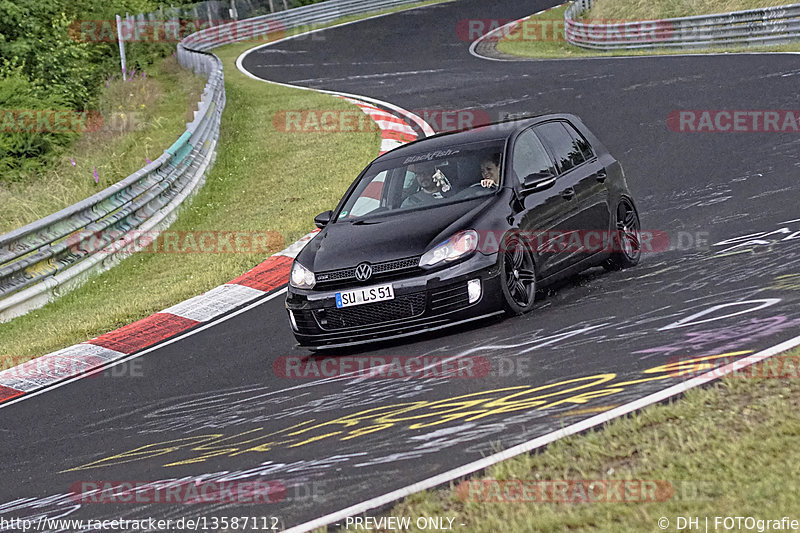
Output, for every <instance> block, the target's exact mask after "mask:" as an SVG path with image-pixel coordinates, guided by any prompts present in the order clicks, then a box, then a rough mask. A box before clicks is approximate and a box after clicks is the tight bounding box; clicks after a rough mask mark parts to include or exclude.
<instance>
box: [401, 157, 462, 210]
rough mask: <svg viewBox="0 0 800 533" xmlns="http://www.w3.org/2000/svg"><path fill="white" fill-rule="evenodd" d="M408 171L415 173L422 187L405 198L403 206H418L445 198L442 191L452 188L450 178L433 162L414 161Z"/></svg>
mask: <svg viewBox="0 0 800 533" xmlns="http://www.w3.org/2000/svg"><path fill="white" fill-rule="evenodd" d="M408 171H409V172H413V173H414V174H415V178H416V180H417V183H418V184H419V186H420V189H419V191H417V192H415V193H414V194H412V195H411V196H409V197H408V198H406V199H405V200H403V203H402V204H401V207H416V206H419V205H424V204H428V203H431V202H434V201H436V200H440V199H442V198H444V195H443V194H442V193H445V192H447V191H449V190H450V182H449V180H448V179H447V177H446V176H445V175H444V173H443V172H442V171H441V170H440V169H437V168H436V164H435V163H433V162H430V161H423V162H421V163H412V164H411V165H409V166H408Z"/></svg>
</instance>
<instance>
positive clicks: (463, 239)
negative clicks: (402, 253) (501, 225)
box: [419, 229, 478, 267]
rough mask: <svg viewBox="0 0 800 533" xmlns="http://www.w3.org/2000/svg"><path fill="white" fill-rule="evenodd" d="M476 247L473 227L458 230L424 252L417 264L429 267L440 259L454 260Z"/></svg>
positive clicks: (476, 241) (475, 234) (475, 235)
mask: <svg viewBox="0 0 800 533" xmlns="http://www.w3.org/2000/svg"><path fill="white" fill-rule="evenodd" d="M477 249H478V232H477V231H475V230H473V229H468V230H466V231H459V232H458V233H456V234H455V235H453V236H452V237H450V238H449V239H447V240H446V241H444V242H443V243H442V244H439V245H437V246H434V247H433V248H431V249H430V250H428V251H427V252H425V253H424V254H423V256H422V258H421V259H420V260H419V266H421V267H429V266H433V265H436V264H438V263H441V262H442V261H455V260H456V259H460V258H462V257H464V256H465V255H468V254H471V253H472V252H474V251H475V250H477Z"/></svg>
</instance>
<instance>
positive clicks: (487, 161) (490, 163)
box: [480, 152, 500, 188]
mask: <svg viewBox="0 0 800 533" xmlns="http://www.w3.org/2000/svg"><path fill="white" fill-rule="evenodd" d="M480 183H481V187H486V188H490V187H497V186H498V185H499V184H500V152H495V153H493V154H491V155H488V156H486V157H485V158H483V160H482V161H481V182H480Z"/></svg>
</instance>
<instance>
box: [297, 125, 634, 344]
mask: <svg viewBox="0 0 800 533" xmlns="http://www.w3.org/2000/svg"><path fill="white" fill-rule="evenodd" d="M315 223H316V225H317V226H318V227H319V228H321V231H320V232H319V233H318V234H317V235H316V237H314V238H313V239H312V240H311V241H310V242H309V243H308V244H307V245H306V246H305V248H303V250H302V251H301V252H300V253H299V255H298V256H297V259H296V260H295V262H294V264H293V266H292V271H291V276H290V282H289V288H288V294H287V297H286V308H287V310H288V313H289V322H290V325H291V328H292V331H293V333H294V335H295V337H296V338H297V340H298V342H299V343H300V345H301V346H306V347H310V348H317V349H318V348H326V347H328V348H332V347H339V346H346V345H353V344H359V343H364V342H370V341H374V340H377V339H387V338H393V337H400V336H405V335H411V334H414V333H419V332H423V331H432V330H436V329H440V328H444V327H447V326H452V325H455V324H459V323H463V322H466V321H470V320H476V319H481V318H484V317H487V316H490V315H495V314H498V313H503V312H506V313H509V314H521V313H525V312H527V311H529V310H530V309H531V308H532V307H533V305H534V298H535V295H536V291H537V289H539V288H541V287H542V286H544V285H545V284H548V283H551V282H552V281H554V280H556V279H558V278H562V277H565V276H570V275H574V274H575V273H577V272H579V271H581V270H583V269H585V268H588V267H591V266H596V265H603V266H605V267H606V268H608V269H619V268H624V267H629V266H633V265H635V264H636V263H637V262H638V261H639V256H640V254H641V245H640V237H639V229H640V223H639V215H638V212H637V210H636V205H635V203H634V200H633V198H632V197H631V194H630V192H629V190H628V185H627V183H626V181H625V176H624V173H623V171H622V167H621V165H620V164H619V162H618V161H617V160H616V159H615V158H614V157H612V156H611V154H609V153H608V151H607V150H606V148H605V147H604V146H603V145H602V144H601V143H600V141H599V140H598V139H597V137H595V136H594V135H593V134H592V133H591V132H590V131H589V130H588V129H587V128H586V126H585V125H584V124H583V123H582V122H581V120H580V119H579V118H578V117H576V116H574V115H568V114H555V115H545V116H538V117H533V118H526V119H521V120H513V121H507V122H502V123H497V124H492V125H489V126H486V127H481V128H478V129H473V130H469V131H464V132H458V133H447V134H441V135H435V136H433V137H428V138H425V139H421V140H419V141H416V142H413V143H410V144H407V145H405V146H402V147H400V148H397V149H395V150H392V151H391V152H388V153H386V154H384V155H382V156H381V157H379V158H377V159H375V160H374V161H373V162H372V163H371V164H370V165H369V166H368V167H367V168H366V169H364V171H363V172H362V173H361V175H360V176H358V178H357V179H356V180H355V181H354V182H353V184H352V185H351V186H350V188H349V189H348V190H347V192H346V193H345V195H344V197H343V198H342V200H341V201H340V202H339V205H338V206H337V207H336V209H334V210H333V211H326V212H324V213H321V214H320V215H318V216H317V217H316V219H315Z"/></svg>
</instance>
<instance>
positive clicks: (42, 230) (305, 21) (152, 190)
mask: <svg viewBox="0 0 800 533" xmlns="http://www.w3.org/2000/svg"><path fill="white" fill-rule="evenodd" d="M417 1H418V0H327V1H325V2H320V3H318V4H312V5H308V6H303V7H298V8H294V9H289V10H287V11H279V12H277V13H273V14H269V15H263V16H259V17H255V18H252V19H247V20H241V21H234V22H231V23H226V24H222V25H219V26H214V27H210V28H207V29H205V30H202V31H199V32H196V33H193V34H192V35H189V36H188V37H186V38H185V39H183V40H182V41H181V42H180V43H179V44H178V51H177V56H178V61H179V62H180V64H181V65H183V66H184V67H187V68H191V69H192V70H194V72H196V73H202V74H204V75H206V76H207V78H208V82H207V83H206V86H205V89H204V91H203V96H202V98H201V100H200V103H199V105H198V110H197V112H196V113H195V118H194V120H193V121H192V122H191V123H190V124H188V125H187V128H186V131H185V132H184V133H183V135H181V136H180V138H179V139H178V140H177V141H176V142H175V143H174V144H173V145H172V146H171V147H169V148H168V149H167V150H166V151H165V152H164V153H163V154H162V155H161V157H159V158H158V159H156V160H155V161H153V162H152V163H150V164H148V165H147V166H145V167H143V168H141V169H139V170H137V171H136V172H134V173H133V174H131V175H130V176H128V177H127V178H125V179H124V180H122V181H119V182H117V183H115V184H114V185H112V186H111V187H108V188H107V189H105V190H103V191H100V192H98V193H97V194H95V195H93V196H91V197H89V198H87V199H86V200H83V201H81V202H78V203H76V204H74V205H72V206H69V207H67V208H65V209H62V210H61V211H58V212H57V213H54V214H52V215H50V216H47V217H45V218H43V219H41V220H38V221H36V222H33V223H31V224H28V225H26V226H24V227H22V228H19V229H16V230H13V231H11V232H8V233H6V234H4V235H0V322H2V321H7V320H10V319H11V318H13V317H15V316H19V315H22V314H25V313H26V312H28V311H29V310H31V309H35V308H37V307H41V306H42V305H44V304H45V303H47V302H48V301H51V300H52V299H54V298H56V297H58V296H60V295H61V294H63V293H65V292H68V291H69V290H72V289H74V288H75V287H77V286H79V285H80V284H82V283H83V282H84V281H85V280H86V278H87V277H88V275H89V274H91V273H95V272H99V271H103V270H107V269H108V268H111V267H112V266H113V265H114V264H116V263H117V262H118V261H119V260H120V259H122V258H124V257H127V256H128V255H130V254H132V253H134V252H135V251H136V249H137V248H136V242H135V241H133V245H132V235H134V234H141V233H142V232H147V234H148V235H149V236H152V235H155V234H157V233H158V232H159V231H161V230H163V229H165V228H166V227H167V226H168V225H169V224H170V223H171V222H172V221H173V220H174V219H175V218H176V216H177V208H178V207H179V206H180V204H181V203H182V202H183V200H185V199H186V198H188V197H189V196H191V195H192V194H194V192H196V191H197V189H199V187H200V186H202V184H203V183H204V181H205V172H206V170H207V169H208V168H209V166H210V165H212V164H213V160H214V158H215V156H216V144H217V139H218V136H219V126H220V117H221V115H222V109H223V108H224V107H225V83H224V76H223V70H222V61H221V60H220V59H219V58H218V57H216V56H215V55H213V54H211V53H208V52H207V50H210V49H213V48H215V47H217V46H222V45H224V44H229V43H233V42H238V41H244V40H252V39H258V38H262V37H266V38H268V39H269V40H273V38H275V37H276V36H277V37H280V36H283V35H284V34H285V32H287V31H288V30H291V29H293V28H299V27H303V26H306V25H312V24H324V23H327V22H331V21H333V20H336V19H339V18H341V17H345V16H348V15H358V14H363V13H368V12H371V11H377V10H382V9H387V8H392V7H395V6H400V5H403V4H410V3H415V2H417Z"/></svg>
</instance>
